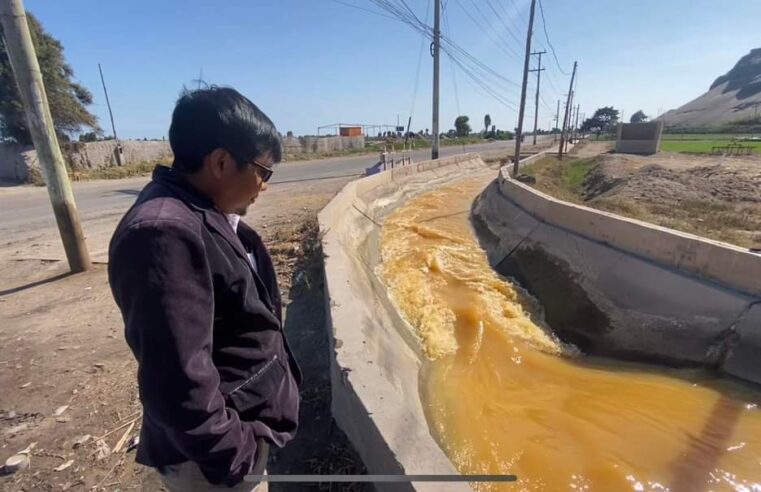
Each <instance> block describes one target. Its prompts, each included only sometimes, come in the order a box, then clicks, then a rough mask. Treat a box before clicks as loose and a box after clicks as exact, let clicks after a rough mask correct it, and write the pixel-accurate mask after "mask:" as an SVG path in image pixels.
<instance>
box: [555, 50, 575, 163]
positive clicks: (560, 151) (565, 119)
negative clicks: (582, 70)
mask: <svg viewBox="0 0 761 492" xmlns="http://www.w3.org/2000/svg"><path fill="white" fill-rule="evenodd" d="M577 66H578V62H573V73H571V83H570V85H569V86H568V100H567V102H566V106H565V116H564V117H563V129H562V130H561V131H560V147H559V148H558V159H560V160H563V150H564V148H563V146H564V145H565V129H566V125H567V124H568V110H569V109H570V108H571V96H572V95H573V81H574V79H575V78H576V67H577Z"/></svg>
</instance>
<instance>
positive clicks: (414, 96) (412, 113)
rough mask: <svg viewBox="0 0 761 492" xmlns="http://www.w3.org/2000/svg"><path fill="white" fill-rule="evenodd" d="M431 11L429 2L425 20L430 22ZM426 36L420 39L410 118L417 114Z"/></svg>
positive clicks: (429, 2) (429, 0)
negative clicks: (429, 13)
mask: <svg viewBox="0 0 761 492" xmlns="http://www.w3.org/2000/svg"><path fill="white" fill-rule="evenodd" d="M430 10H431V0H428V5H427V6H426V7H425V19H424V20H426V21H427V20H428V12H429V11H430ZM425 40H426V36H425V34H423V35H422V37H421V38H420V50H419V51H418V55H417V70H416V71H415V87H414V89H413V91H412V106H410V117H412V116H414V114H415V101H416V100H417V91H418V86H419V83H420V65H421V63H422V61H423V47H424V46H425Z"/></svg>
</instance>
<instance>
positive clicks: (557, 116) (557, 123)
mask: <svg viewBox="0 0 761 492" xmlns="http://www.w3.org/2000/svg"><path fill="white" fill-rule="evenodd" d="M555 128H560V99H558V109H557V111H556V112H555ZM552 135H553V137H552V142H553V143H554V142H555V141H557V139H558V132H556V131H554V130H553V132H552Z"/></svg>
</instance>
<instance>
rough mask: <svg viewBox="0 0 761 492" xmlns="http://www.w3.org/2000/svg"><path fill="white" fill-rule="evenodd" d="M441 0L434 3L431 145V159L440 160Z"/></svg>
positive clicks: (435, 0)
mask: <svg viewBox="0 0 761 492" xmlns="http://www.w3.org/2000/svg"><path fill="white" fill-rule="evenodd" d="M440 15H441V0H434V2H433V44H432V45H431V55H433V121H432V122H431V131H432V132H433V142H432V145H431V159H438V158H439V51H440V47H441V19H440Z"/></svg>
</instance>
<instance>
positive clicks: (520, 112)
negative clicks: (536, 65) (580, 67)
mask: <svg viewBox="0 0 761 492" xmlns="http://www.w3.org/2000/svg"><path fill="white" fill-rule="evenodd" d="M535 11H536V0H531V10H529V17H528V30H527V31H526V56H525V58H524V60H523V85H522V86H521V105H520V107H519V109H518V131H517V132H516V134H515V156H514V157H513V176H517V175H518V168H519V167H520V162H521V139H522V138H523V115H524V114H525V111H526V86H527V85H528V62H529V58H531V36H532V34H533V32H534V12H535Z"/></svg>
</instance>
